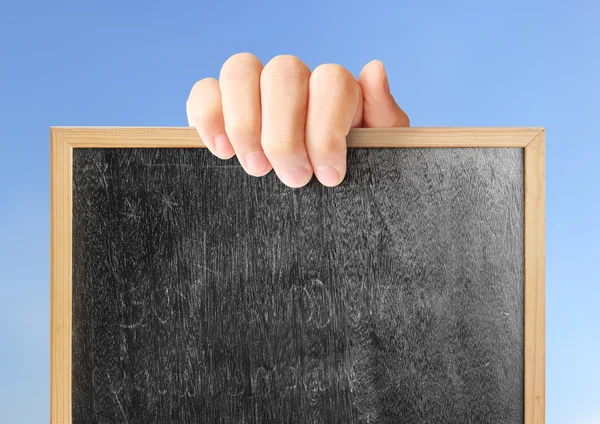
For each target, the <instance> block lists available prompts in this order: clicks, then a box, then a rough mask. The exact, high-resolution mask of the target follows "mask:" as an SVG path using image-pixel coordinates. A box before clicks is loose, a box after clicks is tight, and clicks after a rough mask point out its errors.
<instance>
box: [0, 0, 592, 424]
mask: <svg viewBox="0 0 600 424" xmlns="http://www.w3.org/2000/svg"><path fill="white" fill-rule="evenodd" d="M249 3H250V2H248V3H247V2H241V1H240V2H227V1H214V2H205V1H202V0H198V1H195V2H181V1H179V2H178V1H168V2H167V1H164V2H157V1H144V2H142V1H133V2H131V1H130V2H126V1H95V2H90V1H72V2H56V1H54V2H49V1H48V2H42V1H33V2H32V1H25V0H13V1H7V0H3V1H2V2H1V3H0V77H1V78H0V141H1V143H2V148H1V150H0V164H1V166H0V423H11V424H12V423H42V422H48V416H49V329H50V323H49V303H50V299H49V255H50V252H49V172H50V171H49V128H50V126H52V125H56V126H68V125H92V126H105V125H107V126H187V119H186V114H185V101H186V99H187V96H188V93H189V90H190V88H191V87H192V84H193V83H194V82H195V81H196V80H198V79H200V78H204V77H207V76H213V77H218V73H219V70H220V67H221V65H222V63H223V62H224V61H225V60H226V59H227V58H228V57H229V56H230V55H232V54H234V53H237V52H240V51H250V52H253V53H255V54H256V55H257V56H258V57H259V58H260V59H261V60H262V61H263V63H266V62H267V61H268V60H269V59H271V58H272V57H273V56H275V55H278V54H293V55H296V56H298V57H300V58H301V59H303V60H304V61H305V62H306V63H307V64H308V66H309V67H310V68H311V69H314V68H315V67H316V66H317V65H319V64H321V63H327V62H333V63H339V64H342V65H344V66H345V67H347V68H348V69H349V70H350V71H351V72H352V73H353V74H354V75H355V76H358V72H359V71H360V70H361V68H362V67H363V66H364V65H365V64H366V63H367V62H368V61H370V60H371V59H380V60H382V61H383V62H384V64H385V65H386V68H387V71H388V75H389V78H390V85H391V88H392V93H393V94H394V96H395V98H396V99H397V100H398V102H399V103H400V104H401V106H402V107H403V108H404V109H405V110H406V111H407V113H408V114H409V116H410V118H411V124H412V126H544V127H546V129H547V134H546V135H547V422H548V423H551V424H554V423H574V424H591V423H594V424H598V423H600V411H599V404H600V365H599V360H600V277H599V276H598V271H597V268H595V267H596V266H598V263H599V262H600V249H599V247H598V245H599V241H598V240H599V239H600V230H599V225H598V221H599V218H600V212H599V207H600V189H599V188H598V187H599V185H600V179H599V178H598V174H597V169H598V161H599V156H600V147H599V145H600V137H599V134H600V132H599V130H598V124H599V117H600V24H599V21H600V2H599V1H597V0H590V1H570V2H567V1H564V0H561V1H543V2H542V1H516V0H513V1H504V2H488V1H453V2H450V1H448V2H446V1H437V2H436V1H419V2H415V1H412V2H407V1H399V0H395V1H392V0H390V1H387V2H386V1H368V2H360V3H359V2H356V3H353V2H350V1H344V2H342V1H339V2H334V1H303V2H288V1H263V2H260V1H256V2H252V3H253V4H249ZM233 160H235V159H233Z"/></svg>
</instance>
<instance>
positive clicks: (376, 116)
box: [358, 60, 410, 128]
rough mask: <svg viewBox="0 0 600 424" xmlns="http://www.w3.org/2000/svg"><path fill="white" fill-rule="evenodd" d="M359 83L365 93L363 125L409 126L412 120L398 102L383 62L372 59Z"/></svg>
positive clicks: (368, 126) (375, 126)
mask: <svg viewBox="0 0 600 424" xmlns="http://www.w3.org/2000/svg"><path fill="white" fill-rule="evenodd" d="M358 84H359V85H360V88H361V89H362V93H363V104H364V109H363V127H364V128H384V127H408V126H410V120H409V119H408V116H407V115H406V113H405V112H404V111H403V110H402V109H401V108H400V106H398V105H397V104H396V101H395V100H394V97H393V96H392V93H390V85H389V83H388V78H387V74H386V72H385V68H384V66H383V63H381V62H380V61H379V60H372V61H371V62H369V63H367V64H366V65H365V67H364V68H363V70H362V71H361V72H360V75H359V76H358Z"/></svg>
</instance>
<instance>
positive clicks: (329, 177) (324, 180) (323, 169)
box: [315, 166, 340, 187]
mask: <svg viewBox="0 0 600 424" xmlns="http://www.w3.org/2000/svg"><path fill="white" fill-rule="evenodd" d="M315 175H316V176H317V178H318V179H319V181H320V182H321V184H323V185H326V186H329V187H331V186H334V185H337V184H339V182H340V172H338V171H337V170H336V169H335V168H334V167H332V166H320V167H315Z"/></svg>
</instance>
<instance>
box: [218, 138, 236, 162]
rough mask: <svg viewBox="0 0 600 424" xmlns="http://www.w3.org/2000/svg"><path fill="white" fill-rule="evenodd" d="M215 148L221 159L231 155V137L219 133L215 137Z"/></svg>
mask: <svg viewBox="0 0 600 424" xmlns="http://www.w3.org/2000/svg"><path fill="white" fill-rule="evenodd" d="M215 150H216V151H217V155H218V156H219V157H220V158H221V159H225V158H229V157H231V154H232V153H233V147H232V146H231V143H230V142H229V138H228V137H227V136H226V135H225V134H219V135H218V136H216V137H215Z"/></svg>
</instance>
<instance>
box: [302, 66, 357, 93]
mask: <svg viewBox="0 0 600 424" xmlns="http://www.w3.org/2000/svg"><path fill="white" fill-rule="evenodd" d="M310 79H311V85H314V84H316V85H318V86H319V87H325V88H328V89H331V90H338V89H339V90H347V89H349V88H351V87H352V88H353V87H354V85H355V79H354V76H353V75H352V74H351V73H350V71H348V70H347V69H346V68H344V67H343V66H341V65H337V64H334V63H326V64H323V65H319V66H318V67H317V68H316V69H315V70H314V71H313V73H312V75H311V77H310Z"/></svg>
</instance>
